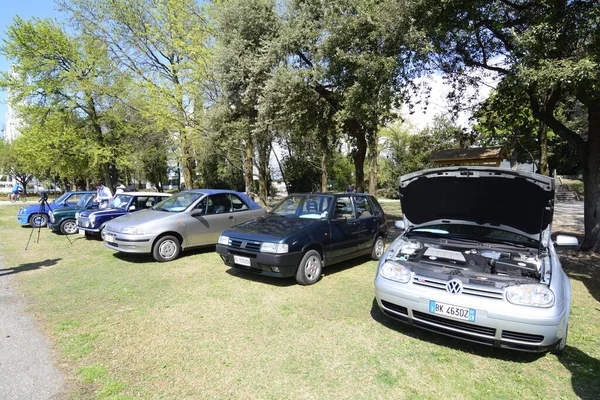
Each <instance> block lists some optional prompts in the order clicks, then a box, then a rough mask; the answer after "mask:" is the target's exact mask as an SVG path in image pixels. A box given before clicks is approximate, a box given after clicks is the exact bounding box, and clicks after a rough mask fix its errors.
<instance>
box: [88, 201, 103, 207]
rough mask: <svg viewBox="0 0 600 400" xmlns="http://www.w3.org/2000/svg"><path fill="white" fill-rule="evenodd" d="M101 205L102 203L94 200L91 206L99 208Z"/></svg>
mask: <svg viewBox="0 0 600 400" xmlns="http://www.w3.org/2000/svg"><path fill="white" fill-rule="evenodd" d="M99 206H100V203H98V202H95V201H92V202H91V203H90V205H89V208H98V207H99Z"/></svg>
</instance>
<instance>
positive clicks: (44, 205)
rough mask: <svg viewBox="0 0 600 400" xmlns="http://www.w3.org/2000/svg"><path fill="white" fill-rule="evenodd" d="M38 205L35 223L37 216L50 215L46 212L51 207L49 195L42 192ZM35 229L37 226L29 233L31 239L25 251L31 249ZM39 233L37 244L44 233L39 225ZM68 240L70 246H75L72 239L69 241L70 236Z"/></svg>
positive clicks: (33, 226) (33, 218)
mask: <svg viewBox="0 0 600 400" xmlns="http://www.w3.org/2000/svg"><path fill="white" fill-rule="evenodd" d="M38 203H40V209H39V211H38V212H36V213H35V214H33V216H32V220H34V221H35V218H36V216H41V215H46V214H48V213H47V211H46V210H48V211H50V205H48V193H46V192H42V194H41V197H40V199H39V200H38ZM35 228H36V226H35V225H32V227H31V232H30V233H29V239H28V240H27V244H26V245H25V250H27V248H28V247H29V242H31V237H32V236H33V232H34V231H35ZM37 231H38V232H37V240H36V242H37V243H39V242H40V232H41V231H42V225H41V224H37ZM67 240H68V241H69V243H70V244H73V242H72V241H71V239H69V237H68V236H67Z"/></svg>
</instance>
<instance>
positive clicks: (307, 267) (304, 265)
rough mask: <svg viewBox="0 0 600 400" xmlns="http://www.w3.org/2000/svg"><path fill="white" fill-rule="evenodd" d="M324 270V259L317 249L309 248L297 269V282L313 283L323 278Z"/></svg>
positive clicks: (302, 283)
mask: <svg viewBox="0 0 600 400" xmlns="http://www.w3.org/2000/svg"><path fill="white" fill-rule="evenodd" d="M322 271H323V260H321V255H320V254H319V252H318V251H316V250H309V251H307V252H306V254H304V257H302V260H301V261H300V264H299V265H298V270H297V271H296V282H298V283H299V284H301V285H305V286H306V285H312V284H314V283H316V282H317V281H318V280H319V278H321V273H322Z"/></svg>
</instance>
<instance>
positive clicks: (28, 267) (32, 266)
mask: <svg viewBox="0 0 600 400" xmlns="http://www.w3.org/2000/svg"><path fill="white" fill-rule="evenodd" d="M60 260H62V258H54V259H50V260H44V261H40V262H34V263H27V264H21V265H19V266H16V267H13V268H2V269H0V277H2V276H6V275H12V274H17V273H19V272H25V271H33V270H36V269H40V268H43V267H52V266H53V265H56V264H57V263H58V262H59V261H60Z"/></svg>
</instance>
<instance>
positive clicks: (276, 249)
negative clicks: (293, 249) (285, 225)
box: [260, 242, 289, 254]
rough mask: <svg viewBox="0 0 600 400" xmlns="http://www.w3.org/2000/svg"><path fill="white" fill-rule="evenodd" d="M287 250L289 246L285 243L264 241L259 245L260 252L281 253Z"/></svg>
mask: <svg viewBox="0 0 600 400" xmlns="http://www.w3.org/2000/svg"><path fill="white" fill-rule="evenodd" d="M288 251H289V246H288V245H287V244H284V243H270V242H264V243H263V244H262V245H261V246H260V252H261V253H276V254H281V253H287V252H288Z"/></svg>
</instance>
